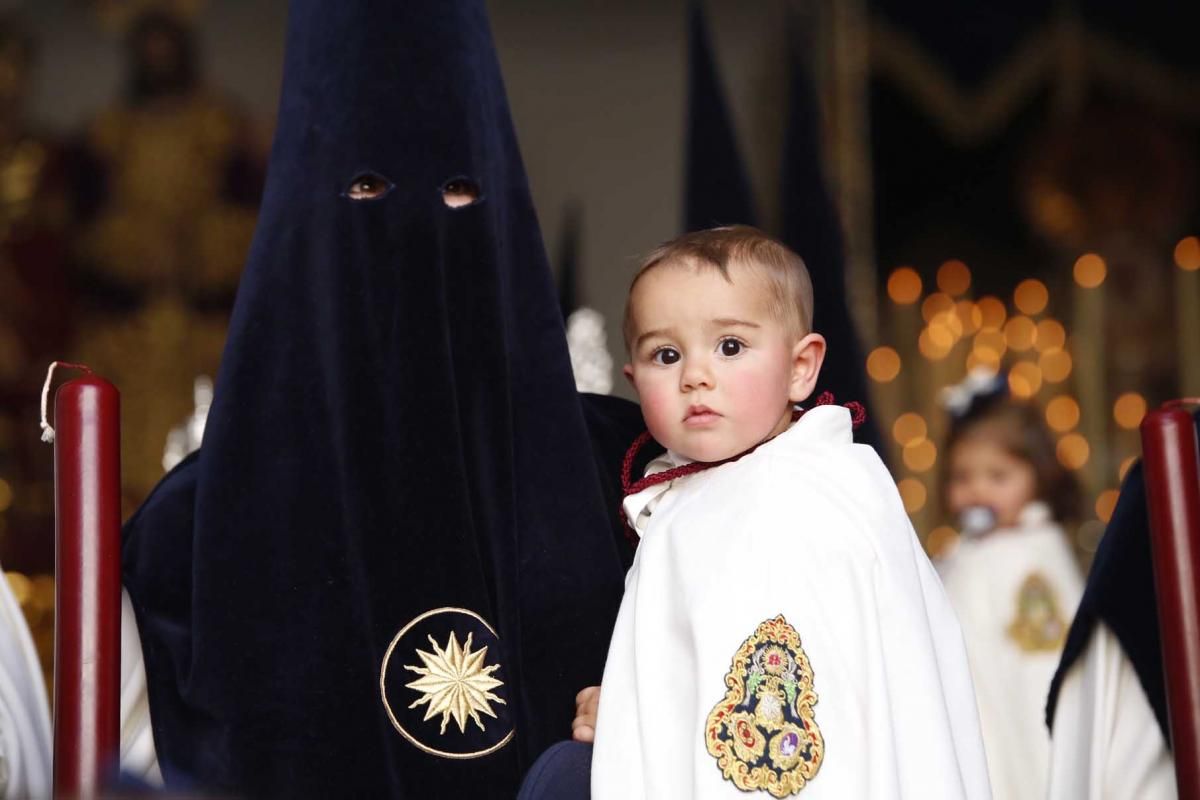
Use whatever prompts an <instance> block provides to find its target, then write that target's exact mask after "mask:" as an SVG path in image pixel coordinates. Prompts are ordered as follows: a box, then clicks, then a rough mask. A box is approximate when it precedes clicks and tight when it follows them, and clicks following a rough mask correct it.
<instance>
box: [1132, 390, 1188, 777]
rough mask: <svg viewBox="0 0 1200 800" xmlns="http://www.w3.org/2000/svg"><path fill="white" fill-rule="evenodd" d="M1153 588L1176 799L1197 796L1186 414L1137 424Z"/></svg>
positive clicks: (1167, 413) (1169, 413) (1162, 413)
mask: <svg viewBox="0 0 1200 800" xmlns="http://www.w3.org/2000/svg"><path fill="white" fill-rule="evenodd" d="M1141 431H1142V452H1143V462H1144V464H1145V471H1146V498H1147V500H1148V501H1149V502H1148V505H1149V509H1150V531H1151V537H1150V542H1151V551H1152V553H1153V557H1154V588H1155V594H1156V595H1157V597H1158V619H1159V627H1160V629H1161V631H1162V649H1163V669H1164V672H1165V673H1166V674H1165V677H1166V684H1167V707H1168V719H1169V721H1170V724H1171V751H1172V754H1173V755H1174V757H1175V778H1176V781H1177V783H1178V786H1179V796H1180V797H1200V453H1198V451H1197V442H1196V426H1195V424H1194V423H1193V421H1192V415H1191V414H1190V413H1188V412H1187V411H1185V410H1184V409H1182V408H1178V407H1171V404H1168V405H1167V406H1164V407H1163V408H1160V409H1158V410H1157V411H1153V412H1151V413H1149V414H1147V415H1146V418H1145V419H1144V420H1143V421H1142V428H1141Z"/></svg>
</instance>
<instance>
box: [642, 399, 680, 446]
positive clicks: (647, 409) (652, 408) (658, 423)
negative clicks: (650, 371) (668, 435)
mask: <svg viewBox="0 0 1200 800" xmlns="http://www.w3.org/2000/svg"><path fill="white" fill-rule="evenodd" d="M638 401H639V402H640V403H641V404H642V416H643V417H644V418H645V420H646V427H647V428H649V429H650V433H651V434H652V435H653V436H654V438H656V439H659V440H660V441H661V436H662V431H663V429H664V428H665V427H666V425H667V423H668V421H669V420H670V418H671V416H672V409H671V408H670V403H669V402H668V399H667V397H666V392H664V391H661V390H658V391H656V390H655V389H653V388H649V389H644V390H642V391H640V392H639V393H638Z"/></svg>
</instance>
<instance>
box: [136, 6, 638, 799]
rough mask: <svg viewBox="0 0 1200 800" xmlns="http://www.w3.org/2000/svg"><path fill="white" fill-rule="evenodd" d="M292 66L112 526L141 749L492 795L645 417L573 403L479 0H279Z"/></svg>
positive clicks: (297, 780) (528, 736)
mask: <svg viewBox="0 0 1200 800" xmlns="http://www.w3.org/2000/svg"><path fill="white" fill-rule="evenodd" d="M286 53H287V54H286V62H285V68H284V80H283V89H282V99H281V102H280V107H279V115H278V132H277V134H276V138H275V143H274V149H273V151H272V155H271V161H270V165H269V171H268V177H267V186H266V192H265V196H264V200H263V207H262V210H261V214H260V218H259V223H258V229H257V232H256V235H255V240H254V244H253V246H252V249H251V252H250V255H249V260H248V264H247V267H246V270H245V273H244V277H243V280H242V285H241V286H240V288H239V292H238V298H237V303H236V307H235V311H234V316H233V321H232V325H231V329H230V333H229V339H228V342H227V346H226V349H225V354H224V357H223V363H222V365H221V371H220V374H219V376H218V380H217V388H216V396H215V400H214V403H213V406H212V410H211V413H210V416H209V419H208V425H207V430H206V433H205V439H204V444H203V448H202V450H201V451H200V452H199V454H198V455H196V456H194V457H192V458H189V459H188V460H187V461H185V462H184V463H183V464H182V465H181V466H180V467H179V468H177V469H176V470H175V471H174V472H173V473H171V474H170V475H169V476H167V478H166V479H164V481H163V482H162V483H161V484H160V485H159V487H158V488H157V489H156V490H155V492H154V494H153V495H152V496H151V497H150V499H149V500H148V501H147V503H146V504H145V505H144V506H143V508H142V509H141V510H140V511H139V512H138V513H137V514H136V515H135V517H134V518H133V519H132V520H131V521H130V523H129V524H128V526H127V528H126V531H125V542H124V553H123V558H124V579H125V583H126V586H127V588H128V590H129V593H130V596H131V598H132V600H133V603H134V607H135V610H136V612H137V615H138V622H139V629H140V632H141V636H142V640H143V648H144V654H145V660H146V667H147V672H148V676H149V685H150V701H151V713H152V717H153V724H154V732H155V742H156V745H157V747H158V752H159V757H160V761H161V762H162V765H163V768H164V772H165V775H166V777H167V779H168V782H169V783H172V782H174V783H176V784H177V785H178V784H181V783H182V782H184V781H187V782H191V783H192V784H193V785H196V786H198V787H200V788H215V789H226V790H232V791H235V792H246V793H248V794H251V795H256V796H257V795H275V796H289V797H294V796H309V797H351V796H357V797H385V796H387V797H404V798H434V797H511V796H512V795H513V794H514V793H515V789H516V786H517V784H518V782H519V779H520V775H521V773H522V772H523V770H524V769H525V767H526V766H528V764H529V763H530V762H531V760H532V759H533V758H534V757H536V755H537V754H538V753H539V752H541V750H542V749H544V748H545V747H546V746H548V745H549V744H550V743H551V742H553V741H555V740H557V739H561V738H567V737H569V735H570V721H571V717H572V715H573V710H574V695H575V693H576V692H577V691H579V690H580V689H582V688H583V687H584V686H587V685H590V684H595V683H599V680H600V677H601V672H602V670H603V665H604V656H605V651H606V648H607V645H608V640H609V636H610V634H611V630H612V624H613V620H614V618H615V614H616V609H617V607H618V605H619V603H620V597H621V591H622V576H623V572H624V565H625V563H627V560H628V557H629V554H628V551H627V550H626V549H623V548H624V547H625V546H624V544H623V543H622V541H621V539H620V528H619V521H618V519H617V515H616V512H617V507H618V501H619V494H618V489H617V478H618V465H619V461H620V456H621V454H622V453H623V452H624V449H625V446H626V445H627V444H628V443H629V442H630V441H631V440H632V439H633V437H634V436H635V435H636V434H637V432H638V431H640V430H641V428H642V424H641V419H640V415H639V414H638V413H637V410H636V407H634V406H632V405H631V404H627V403H624V402H623V401H618V400H614V399H611V398H588V397H581V396H579V395H577V394H576V392H575V390H574V381H573V378H572V375H571V369H570V362H569V359H568V355H567V350H566V345H565V340H564V336H563V330H562V319H561V315H560V312H559V308H558V302H557V298H556V294H555V291H554V288H553V285H552V283H551V279H550V272H549V269H548V267H547V264H546V258H545V254H544V250H543V246H542V242H541V238H540V235H539V232H538V227H537V221H536V219H535V216H534V211H533V206H532V202H531V199H530V194H529V189H528V186H527V184H526V179H525V176H524V172H523V168H522V165H521V159H520V155H519V152H518V148H517V143H516V140H515V137H514V133H513V127H512V123H511V120H510V117H509V111H508V107H507V102H506V99H505V94H504V89H503V85H502V82H501V79H500V73H499V66H498V63H497V60H496V56H495V52H494V48H493V45H492V41H491V35H490V32H489V28H488V22H487V18H486V12H485V10H484V3H483V0H429V2H394V0H339V2H336V3H320V2H316V0H296V2H293V3H292V6H291V12H290V16H289V25H288V38H287V51H286ZM447 186H449V187H450V189H451V192H452V193H458V194H467V195H474V196H476V198H477V199H476V200H475V202H473V203H470V204H469V205H466V206H463V207H458V208H452V207H449V206H448V205H447V203H446V202H445V201H444V197H443V189H444V188H445V187H447ZM355 195H358V196H360V197H361V198H362V199H355Z"/></svg>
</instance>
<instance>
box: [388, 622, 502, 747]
mask: <svg viewBox="0 0 1200 800" xmlns="http://www.w3.org/2000/svg"><path fill="white" fill-rule="evenodd" d="M441 614H461V615H464V616H466V617H467V618H468V619H466V620H463V621H462V623H461V624H458V625H453V626H450V625H448V626H446V627H447V631H448V633H447V635H446V636H445V637H444V638H441V637H439V638H440V640H439V639H435V637H434V636H433V635H432V634H426V640H427V643H428V645H429V650H421V649H419V648H415V647H414V651H415V652H414V653H413V654H412V659H413V661H414V662H415V663H416V664H424V666H414V665H413V664H408V663H406V664H404V665H403V667H402V668H403V669H406V670H408V671H409V672H411V673H414V677H416V676H420V677H417V678H416V680H413V681H411V682H410V683H407V684H405V688H406V689H410V690H412V691H413V692H414V693H415V694H414V695H413V697H414V698H415V699H414V700H413V702H412V703H411V704H407V705H406V706H405V708H406V710H410V709H413V708H416V707H419V706H424V709H425V716H424V719H423V720H422V722H428V721H430V720H433V718H434V717H436V716H437V715H438V714H440V715H441V720H440V730H439V731H438V735H439V736H445V735H446V729H447V727H448V726H449V727H450V730H451V733H452V734H453V731H454V727H455V726H457V729H458V732H459V733H460V734H464V733H466V732H467V731H468V730H469V729H470V726H471V725H474V726H475V727H476V728H478V730H479V731H481V732H483V733H487V725H488V724H490V723H491V722H493V721H495V722H500V719H499V718H498V717H497V715H496V713H495V710H494V707H493V704H498V705H507V701H506V700H505V699H503V698H502V697H500V696H499V695H497V694H496V693H495V692H494V691H493V690H497V691H499V690H502V689H503V688H504V683H503V681H501V680H499V679H497V678H495V677H494V676H493V673H495V672H496V671H497V670H499V669H500V664H499V662H495V663H493V664H492V665H491V666H488V665H487V660H488V659H487V651H488V647H489V646H490V645H483V646H482V647H474V643H473V638H474V636H475V634H476V633H479V632H480V631H479V630H478V628H479V627H480V626H482V629H483V630H484V631H486V632H487V633H488V634H490V635H491V637H492V638H493V639H494V640H495V641H496V642H499V639H500V637H499V634H497V633H496V630H495V628H493V627H492V626H491V625H490V624H488V622H487V620H485V619H484V618H483V617H481V616H480V615H478V614H476V613H475V612H474V611H471V610H470V609H466V608H455V607H450V606H447V607H443V608H434V609H431V610H429V611H426V612H425V613H424V614H421V615H420V616H418V617H416V618H414V619H413V620H411V621H410V622H409V623H408V624H407V625H405V626H404V627H403V628H401V629H400V632H399V633H397V634H396V635H395V637H393V638H392V641H391V643H390V644H389V645H388V648H387V651H386V652H385V653H384V656H383V663H382V664H381V666H380V669H379V696H380V699H381V700H382V701H383V707H384V710H385V711H387V715H388V719H390V720H391V722H392V726H393V727H395V729H396V730H397V731H399V732H400V735H401V736H403V737H404V738H405V739H407V740H408V742H409V743H410V744H412V745H413V746H414V747H416V748H418V749H419V750H421V751H423V752H425V753H428V754H430V755H434V756H438V757H440V758H454V759H471V758H480V757H482V756H486V755H489V754H491V753H494V752H496V751H497V750H499V749H500V748H502V747H504V746H505V745H506V744H508V743H509V742H510V741H512V738H513V736H514V735H515V734H516V731H515V730H514V729H512V728H510V729H509V730H508V732H507V733H506V734H505V735H504V736H503V737H501V738H500V739H499V740H498V741H496V742H495V743H494V744H491V745H490V746H488V747H485V748H481V749H476V750H470V751H462V752H457V751H453V750H447V749H443V747H434V746H432V745H430V744H427V743H426V742H423V741H421V739H420V738H418V737H417V735H416V734H414V733H413V732H412V731H410V730H408V729H407V728H406V727H405V726H404V724H402V723H401V722H400V719H399V718H398V715H397V714H396V713H395V711H394V710H393V708H392V704H391V702H390V701H389V699H388V691H387V676H388V666H389V662H390V661H391V659H392V655H393V653H394V652H395V650H396V647H397V645H398V644H399V643H400V642H401V640H402V639H403V638H404V637H405V635H406V634H408V633H409V632H410V631H411V630H412V629H413V628H415V627H416V626H417V625H419V624H420V623H422V622H425V621H426V620H428V619H430V618H431V617H435V616H438V615H441ZM464 628H465V629H466V631H467V633H466V635H465V636H463V635H461V632H462V631H463V629H464ZM473 647H474V649H472V648H473ZM488 718H490V719H488ZM433 724H438V721H437V720H433ZM410 727H411V725H410Z"/></svg>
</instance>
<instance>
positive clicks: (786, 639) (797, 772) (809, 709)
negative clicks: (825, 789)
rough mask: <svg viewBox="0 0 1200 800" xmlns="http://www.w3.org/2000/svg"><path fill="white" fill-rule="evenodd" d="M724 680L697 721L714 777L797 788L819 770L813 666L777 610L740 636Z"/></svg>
mask: <svg viewBox="0 0 1200 800" xmlns="http://www.w3.org/2000/svg"><path fill="white" fill-rule="evenodd" d="M725 686H726V691H725V697H724V698H722V700H721V702H719V703H717V704H716V705H715V706H714V707H713V709H712V711H710V712H709V714H708V722H707V724H706V725H705V727H704V740H705V744H706V746H707V747H708V752H709V755H711V756H713V758H715V759H717V767H718V768H720V770H721V775H722V776H723V777H724V778H725V779H726V780H728V781H731V782H732V783H733V784H734V785H735V786H737V787H738V788H739V789H741V790H743V791H747V792H749V791H755V790H759V789H761V790H763V791H766V792H769V793H770V794H771V795H773V796H774V797H787V796H789V795H793V794H797V793H798V792H799V791H800V790H801V789H803V788H804V787H805V785H806V784H807V783H808V782H809V781H810V780H812V779H813V776H815V775H816V774H817V770H818V769H820V768H821V760H822V758H823V757H824V755H825V742H824V740H823V739H822V738H821V730H820V728H818V727H817V722H816V719H815V718H814V716H813V706H815V705H816V704H817V693H816V691H814V690H813V672H812V666H811V665H810V664H809V662H808V656H807V655H806V654H805V652H804V648H803V647H801V646H800V634H799V633H797V632H796V629H795V628H793V627H792V626H791V625H789V624H788V622H787V620H786V619H784V618H783V615H780V616H777V617H775V618H774V619H769V620H766V621H765V622H763V623H762V624H761V625H759V626H758V628H757V629H756V630H755V631H754V634H753V635H752V636H750V637H749V638H748V639H746V641H744V642H742V646H741V647H740V648H738V651H737V653H735V654H734V656H733V662H732V664H731V666H730V668H729V672H728V673H727V674H726V675H725Z"/></svg>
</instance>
